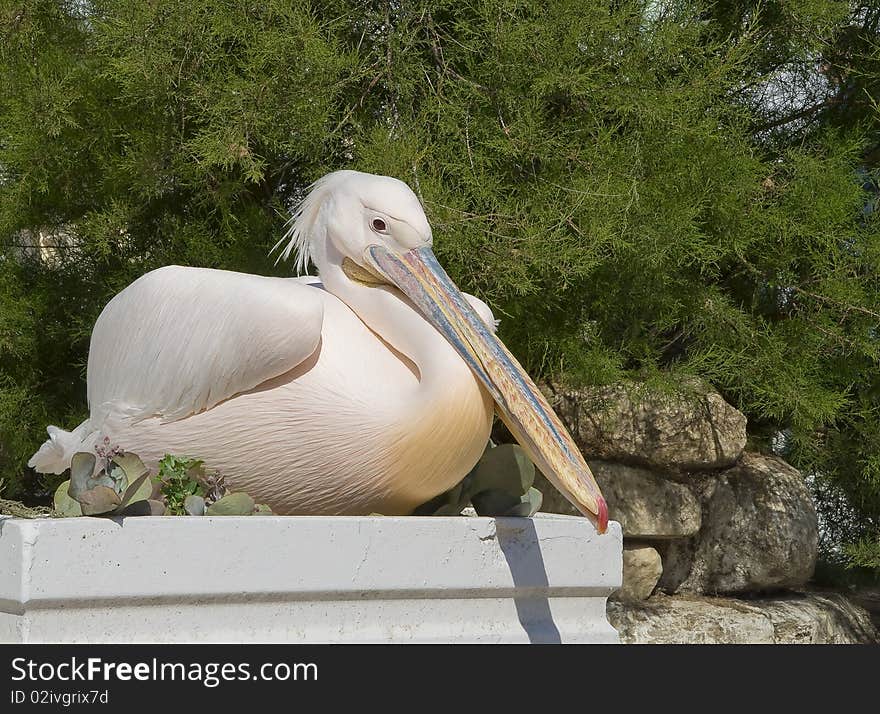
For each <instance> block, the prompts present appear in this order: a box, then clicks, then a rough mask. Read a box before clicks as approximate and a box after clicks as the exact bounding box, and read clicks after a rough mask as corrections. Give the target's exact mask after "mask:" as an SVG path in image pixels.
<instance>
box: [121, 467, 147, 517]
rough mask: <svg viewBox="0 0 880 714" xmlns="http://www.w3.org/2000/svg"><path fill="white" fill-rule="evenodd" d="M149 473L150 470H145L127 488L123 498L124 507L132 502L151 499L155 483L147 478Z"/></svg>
mask: <svg viewBox="0 0 880 714" xmlns="http://www.w3.org/2000/svg"><path fill="white" fill-rule="evenodd" d="M138 461H140V459H138ZM149 475H150V472H149V471H144V472H143V473H142V474H141V475H140V476H138V477H137V478H136V479H135V480H134V481H132V483H131V485H130V486H129V487H128V488H127V489H125V493H124V494H123V496H122V499H121V500H122V507H123V508H125V507H126V506H128V505H129V504H131V503H135V502H137V501H146V500H147V499H149V497H150V495H151V494H152V493H153V485H152V484H151V483H150V480H149V479H148V478H147V477H148V476H149Z"/></svg>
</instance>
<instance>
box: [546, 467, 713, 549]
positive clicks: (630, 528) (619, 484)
mask: <svg viewBox="0 0 880 714" xmlns="http://www.w3.org/2000/svg"><path fill="white" fill-rule="evenodd" d="M590 468H591V470H592V471H593V475H594V476H595V477H596V481H597V483H598V484H599V488H601V489H602V494H603V495H604V496H605V500H606V501H607V502H608V513H609V516H610V517H611V519H612V520H615V521H618V522H619V523H620V525H621V527H622V528H623V535H624V537H626V538H642V539H654V538H683V537H686V536H690V535H693V534H695V533H696V532H697V531H699V530H700V503H699V501H698V500H697V499H696V497H695V496H694V495H693V494H692V493H691V491H690V489H689V488H688V487H687V486H685V485H682V484H679V483H675V482H673V481H668V480H667V479H665V478H663V477H661V476H658V475H656V474H654V473H652V472H650V471H648V470H646V469H643V468H639V467H636V466H627V465H625V464H615V463H611V462H608V461H602V460H599V459H591V460H590ZM535 488H537V489H538V490H539V491H541V493H542V494H543V495H544V501H543V504H542V505H541V510H542V511H546V512H548V513H565V514H568V515H580V513H579V511H578V510H577V509H576V508H575V507H574V506H572V505H571V504H570V503H569V502H568V500H567V499H566V498H565V496H563V495H562V494H561V493H559V491H557V490H556V488H555V487H554V486H553V485H552V484H551V483H550V482H549V481H547V479H545V478H544V476H543V475H541V474H540V473H538V474H536V475H535Z"/></svg>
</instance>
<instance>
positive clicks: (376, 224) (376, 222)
mask: <svg viewBox="0 0 880 714" xmlns="http://www.w3.org/2000/svg"><path fill="white" fill-rule="evenodd" d="M370 226H371V227H372V229H373V230H374V231H376V233H387V232H388V224H387V223H385V221H383V220H382V219H381V218H374V219H373V220H372V221H370Z"/></svg>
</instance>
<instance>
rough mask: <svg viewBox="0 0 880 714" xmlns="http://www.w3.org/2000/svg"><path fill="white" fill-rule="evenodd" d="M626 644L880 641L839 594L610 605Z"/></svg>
mask: <svg viewBox="0 0 880 714" xmlns="http://www.w3.org/2000/svg"><path fill="white" fill-rule="evenodd" d="M607 612H608V619H609V621H610V622H611V624H612V625H613V626H614V627H615V628H616V629H617V631H618V633H619V634H620V639H621V642H623V643H625V644H857V643H874V642H877V641H878V636H877V631H876V630H875V629H874V626H873V625H872V623H871V620H870V618H869V616H868V613H867V612H865V611H864V610H862V609H861V608H860V607H858V606H856V605H854V604H853V603H851V602H849V601H848V600H847V599H846V598H845V597H843V596H842V595H839V594H820V593H806V594H805V593H795V594H792V595H789V596H786V597H779V598H772V599H766V600H735V599H729V598H717V597H693V596H691V597H666V596H662V595H661V596H655V597H653V598H651V599H649V600H646V601H644V602H622V601H612V600H609V602H608V610H607Z"/></svg>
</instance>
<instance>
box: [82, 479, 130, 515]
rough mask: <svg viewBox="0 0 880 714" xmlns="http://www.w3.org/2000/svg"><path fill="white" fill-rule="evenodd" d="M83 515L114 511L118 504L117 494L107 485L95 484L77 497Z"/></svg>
mask: <svg viewBox="0 0 880 714" xmlns="http://www.w3.org/2000/svg"><path fill="white" fill-rule="evenodd" d="M77 501H79V503H80V505H81V506H82V512H83V515H84V516H99V515H101V514H104V513H109V512H111V511H115V510H116V508H117V507H118V506H119V504H120V500H119V494H118V493H116V491H114V490H113V489H112V488H109V487H108V486H101V485H99V486H95V487H94V488H92V489H89V490H88V491H86V492H84V493H81V494H80V495H79V498H77Z"/></svg>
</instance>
